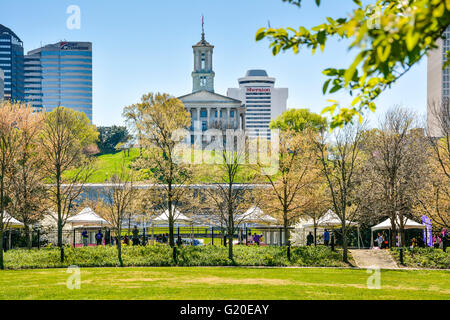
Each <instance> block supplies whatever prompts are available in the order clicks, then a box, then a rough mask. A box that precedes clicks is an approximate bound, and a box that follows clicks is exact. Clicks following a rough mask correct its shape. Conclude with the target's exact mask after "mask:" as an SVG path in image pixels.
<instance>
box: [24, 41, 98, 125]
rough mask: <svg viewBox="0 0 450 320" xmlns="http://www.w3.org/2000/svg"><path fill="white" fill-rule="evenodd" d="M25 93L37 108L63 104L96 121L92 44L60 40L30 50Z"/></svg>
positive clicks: (49, 107)
mask: <svg viewBox="0 0 450 320" xmlns="http://www.w3.org/2000/svg"><path fill="white" fill-rule="evenodd" d="M25 96H26V101H27V102H28V103H30V104H31V105H32V106H33V107H34V109H35V110H37V109H42V110H45V111H52V110H53V109H55V108H57V107H59V106H63V107H67V108H71V109H73V110H76V111H81V112H84V113H85V114H86V116H87V117H88V118H89V120H90V121H92V43H90V42H58V43H56V44H50V45H46V46H44V47H42V48H38V49H35V50H32V51H30V52H28V55H27V56H25Z"/></svg>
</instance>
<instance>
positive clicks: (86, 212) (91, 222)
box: [67, 207, 111, 227]
mask: <svg viewBox="0 0 450 320" xmlns="http://www.w3.org/2000/svg"><path fill="white" fill-rule="evenodd" d="M67 222H68V223H70V224H72V227H74V226H76V227H82V226H83V227H84V226H85V227H93V226H110V225H111V224H110V223H109V222H108V221H106V220H105V219H103V218H102V217H100V216H99V215H98V214H96V213H95V212H94V210H92V209H91V208H89V207H86V208H84V209H83V210H81V211H80V213H78V214H77V215H75V216H73V217H70V218H68V219H67Z"/></svg>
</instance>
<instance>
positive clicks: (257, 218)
mask: <svg viewBox="0 0 450 320" xmlns="http://www.w3.org/2000/svg"><path fill="white" fill-rule="evenodd" d="M236 218H237V219H238V220H240V221H241V222H243V223H267V224H276V223H277V219H275V218H274V217H272V216H269V215H268V214H265V213H264V211H262V210H261V208H259V207H256V206H252V207H251V208H249V209H248V210H247V211H246V212H245V213H244V214H242V215H240V216H237V217H236Z"/></svg>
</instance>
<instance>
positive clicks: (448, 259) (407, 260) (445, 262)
mask: <svg viewBox="0 0 450 320" xmlns="http://www.w3.org/2000/svg"><path fill="white" fill-rule="evenodd" d="M391 253H392V256H393V257H394V258H395V260H396V261H397V262H398V263H400V248H391ZM403 263H404V265H405V266H407V267H412V268H433V269H450V250H447V252H444V251H443V250H442V249H434V248H404V249H403Z"/></svg>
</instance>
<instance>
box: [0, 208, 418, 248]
mask: <svg viewBox="0 0 450 320" xmlns="http://www.w3.org/2000/svg"><path fill="white" fill-rule="evenodd" d="M236 219H237V220H238V221H239V222H240V223H241V224H246V225H247V224H250V225H252V226H258V225H265V226H273V227H279V225H278V224H277V219H275V218H274V217H272V216H270V215H267V214H265V213H264V212H263V210H261V209H260V208H259V207H256V206H253V207H251V208H249V209H248V210H247V212H245V213H244V214H241V215H238V216H237V217H236ZM51 220H55V219H54V218H53V219H51ZM4 223H7V225H8V227H12V228H20V227H23V223H21V222H20V221H18V220H17V219H14V218H13V217H11V216H10V215H8V214H7V213H6V212H5V214H4ZM168 223H169V213H168V210H166V211H165V212H163V213H161V214H160V215H158V216H156V217H155V218H153V219H151V225H152V226H153V225H167V224H168ZM174 223H175V224H176V225H191V226H192V225H193V224H194V221H193V220H192V219H191V218H189V217H187V216H186V215H184V214H183V213H181V212H180V211H179V210H177V209H175V212H174ZM67 224H68V225H69V228H70V229H72V230H74V229H77V228H98V227H99V228H104V227H110V226H111V223H110V222H108V221H107V220H105V219H104V218H102V217H100V216H99V215H98V214H97V213H95V212H94V210H92V209H91V208H89V207H86V208H84V209H83V210H81V211H80V212H79V213H78V214H77V215H74V216H72V217H70V218H68V219H67ZM341 224H342V222H341V220H340V219H339V217H338V216H337V215H336V214H335V213H334V212H333V211H332V210H328V211H327V213H326V214H324V215H323V216H322V217H320V218H319V219H318V220H317V221H314V220H313V219H305V220H300V221H299V222H298V223H297V224H296V225H295V229H296V230H301V231H300V233H301V232H302V231H303V236H304V238H306V233H307V232H308V230H313V229H314V228H320V229H324V228H329V229H333V228H339V227H340V226H341ZM346 224H347V225H348V226H353V227H356V228H357V231H358V245H359V241H360V235H359V224H358V223H357V222H353V221H346ZM396 224H397V225H399V224H400V221H399V220H398V218H397V221H396ZM403 225H404V229H425V228H426V226H425V225H423V224H420V223H417V222H415V221H413V220H411V219H406V221H405V223H404V224H403ZM391 228H392V225H391V220H390V219H386V220H385V221H383V222H381V223H380V224H377V225H375V226H373V227H372V228H371V231H372V232H371V234H372V238H371V244H372V245H373V234H374V232H376V231H377V230H391Z"/></svg>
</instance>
